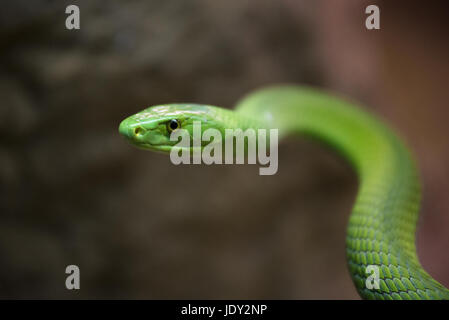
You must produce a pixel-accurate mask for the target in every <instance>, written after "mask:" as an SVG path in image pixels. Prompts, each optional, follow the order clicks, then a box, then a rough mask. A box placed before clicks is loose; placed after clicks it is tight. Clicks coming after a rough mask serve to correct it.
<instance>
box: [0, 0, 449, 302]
mask: <svg viewBox="0 0 449 320" xmlns="http://www.w3.org/2000/svg"><path fill="white" fill-rule="evenodd" d="M68 4H77V5H79V6H80V10H81V29H80V30H77V31H74V30H72V31H69V30H67V29H66V28H65V19H66V17H67V15H66V14H65V7H66V6H67V5H68ZM369 4H378V5H379V6H380V10H381V30H372V31H368V30H366V29H365V18H366V16H367V15H366V14H365V13H364V11H365V7H366V6H367V5H369ZM448 12H449V10H448V5H447V1H388V2H387V1H384V2H381V1H351V0H347V1H343V0H339V1H331V0H320V1H312V0H309V1H305V0H303V1H300V0H269V1H261V0H252V1H242V0H227V1H207V0H189V1H173V0H157V1H156V0H152V1H126V2H125V1H99V0H97V1H27V0H19V1H12V0H11V1H7V2H6V1H5V2H4V3H2V5H1V10H0V63H1V64H0V298H149V299H152V298H234V299H237V298H251V299H258V298H265V299H270V298H271V299H278V298H288V299H303V298H306V299H310V298H325V299H356V298H358V295H357V293H356V291H355V289H354V287H353V285H352V282H351V280H350V277H349V274H348V271H347V269H346V262H345V251H344V244H345V229H346V223H347V219H348V216H349V212H350V209H351V205H352V202H353V200H354V197H355V194H356V190H357V181H356V177H355V175H354V173H353V172H352V170H351V169H350V168H349V166H348V165H346V164H345V163H344V161H342V160H341V159H339V158H338V157H337V156H336V155H334V154H333V153H332V152H331V151H328V150H327V149H325V148H323V147H322V146H319V145H316V144H314V143H312V142H309V141H306V140H304V139H298V138H289V139H287V140H286V141H284V142H283V143H282V144H281V146H280V151H279V152H280V154H279V172H278V174H276V175H275V176H259V175H258V168H257V166H246V165H245V166H210V167H208V166H204V165H201V166H178V167H176V166H174V165H172V164H171V162H170V161H169V158H168V157H167V156H164V155H159V154H153V153H151V152H144V151H142V150H138V149H135V148H134V147H131V146H130V145H128V144H127V143H126V142H125V141H124V140H123V139H122V138H121V137H120V136H119V134H118V132H117V128H118V124H119V123H120V121H121V120H122V119H124V118H125V117H127V116H129V115H131V114H133V113H136V112H138V111H140V110H141V109H144V108H145V107H148V106H150V105H155V104H160V103H166V102H174V101H179V102H182V101H186V102H187V101H194V102H198V103H207V104H214V105H219V106H227V107H232V106H233V104H234V103H235V101H237V100H238V99H239V98H240V97H242V96H243V95H244V94H246V93H248V92H249V91H250V90H251V89H255V88H259V87H261V86H264V85H269V84H273V83H279V82H291V83H299V84H301V83H303V84H311V85H316V86H319V87H322V88H328V89H331V90H333V91H337V92H339V93H341V94H344V95H347V96H348V97H350V98H351V99H355V100H358V101H360V102H361V103H363V104H365V105H366V106H367V108H370V109H371V110H372V111H373V112H374V113H376V114H378V115H379V116H380V117H381V118H383V119H385V121H387V122H388V123H389V124H390V125H391V126H392V127H394V128H395V129H396V130H397V131H398V132H399V133H400V135H401V136H402V137H403V138H404V139H405V140H406V141H407V142H408V144H409V146H410V147H411V149H412V150H413V152H414V153H415V155H416V157H417V159H418V162H419V168H420V172H421V176H422V181H423V193H424V199H423V211H422V213H421V219H420V220H421V221H420V224H419V228H418V238H417V243H418V254H419V257H420V260H421V262H422V264H423V265H424V267H425V268H426V270H428V272H429V273H430V274H431V275H433V276H434V277H435V278H436V279H437V280H438V281H440V282H442V283H443V284H445V285H446V286H449V255H448V254H447V253H448V247H449V233H448V231H449V216H448V212H449V200H448V199H447V191H448V190H449V179H448V178H449V167H448V166H447V163H448V162H449V145H448V143H447V137H448V134H449V126H448V125H447V123H448V115H449V114H448V112H449V111H448V102H447V101H449V90H448V89H449V87H448V81H447V79H448V75H449V60H448V57H449V55H448V53H449V43H448V41H447V39H448V37H447V36H448V34H447V30H449V28H448V24H449V22H448V21H449V20H448ZM69 264H76V265H78V266H79V267H80V269H81V289H80V290H78V291H68V290H67V289H66V288H65V285H64V283H65V277H66V274H65V273H64V271H65V267H66V266H67V265H69Z"/></svg>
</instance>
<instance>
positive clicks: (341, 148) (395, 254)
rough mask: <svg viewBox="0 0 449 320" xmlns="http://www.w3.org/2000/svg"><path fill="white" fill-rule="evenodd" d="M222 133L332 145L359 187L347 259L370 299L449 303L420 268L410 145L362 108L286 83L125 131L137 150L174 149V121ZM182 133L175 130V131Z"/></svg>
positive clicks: (162, 115)
mask: <svg viewBox="0 0 449 320" xmlns="http://www.w3.org/2000/svg"><path fill="white" fill-rule="evenodd" d="M194 120H197V121H198V120H199V121H201V123H202V125H203V126H204V130H205V129H207V128H216V129H218V130H220V131H223V130H224V129H225V128H230V129H233V128H240V129H242V130H246V129H248V128H254V129H259V128H266V129H269V128H277V129H278V130H279V137H285V136H287V135H292V134H300V135H306V136H309V137H312V138H315V139H317V140H319V141H321V142H322V143H324V144H326V145H329V146H330V147H332V148H333V149H334V150H336V151H337V152H338V153H340V154H341V155H342V156H343V157H345V158H346V159H347V160H348V161H349V162H350V164H351V165H352V166H353V168H354V170H355V171H356V173H357V176H358V180H359V190H358V193H357V197H356V200H355V204H354V207H353V210H352V213H351V215H350V218H349V222H348V228H347V236H346V258H347V264H348V269H349V272H350V274H351V278H352V280H353V282H354V285H355V287H356V289H357V291H358V293H359V294H360V296H361V297H362V298H365V299H449V290H448V289H446V288H445V287H444V286H442V285H441V284H440V283H438V282H437V281H436V280H434V279H433V278H432V277H431V276H430V275H429V274H428V273H427V272H426V271H425V270H424V269H423V268H422V266H421V265H420V263H419V260H418V257H417V253H416V247H415V231H416V224H417V219H418V214H419V207H420V197H421V192H420V183H419V178H418V175H417V170H416V168H415V164H414V161H413V159H412V157H411V154H410V152H409V151H408V149H407V148H406V146H405V145H404V144H403V143H402V142H401V141H400V139H399V138H398V137H397V136H396V135H395V134H394V133H393V132H392V131H391V130H390V129H389V128H388V127H387V126H385V125H384V124H383V123H382V121H380V120H378V119H377V118H376V117H374V116H373V115H371V114H369V113H368V112H366V111H364V110H363V108H361V107H360V106H358V105H356V104H354V103H352V102H348V101H346V100H344V99H341V98H339V97H337V96H334V95H331V94H328V93H326V92H324V91H320V90H318V89H314V88H309V87H303V86H293V85H280V86H273V87H267V88H263V89H260V90H257V91H255V92H253V93H250V94H249V95H247V96H246V97H244V98H243V99H242V100H241V101H240V102H239V103H238V104H237V105H236V107H235V109H234V110H229V109H224V108H220V107H214V106H207V105H196V104H167V105H161V106H155V107H150V108H147V109H145V110H143V111H142V112H139V113H137V114H135V115H133V116H131V117H128V118H127V119H125V120H124V121H123V122H122V123H121V124H120V128H119V131H120V133H121V134H122V135H124V136H125V137H126V138H127V139H128V140H129V141H130V142H132V143H133V144H134V145H136V146H138V147H140V148H144V149H150V150H155V151H162V152H169V151H170V150H171V148H172V147H173V145H174V143H175V142H173V141H170V139H169V135H170V132H171V129H170V123H171V121H176V123H177V125H179V127H182V128H184V129H186V130H189V132H191V130H192V122H193V121H194ZM175 129H176V128H175ZM370 265H374V266H378V271H379V274H378V276H379V277H378V285H379V286H378V288H370V289H369V288H368V286H367V284H366V281H367V278H368V277H369V276H370V274H369V273H367V266H370Z"/></svg>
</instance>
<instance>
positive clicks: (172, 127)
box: [169, 119, 179, 131]
mask: <svg viewBox="0 0 449 320" xmlns="http://www.w3.org/2000/svg"><path fill="white" fill-rule="evenodd" d="M178 127H179V122H178V120H175V119H172V120H170V123H169V128H170V130H172V131H173V130H176V129H178Z"/></svg>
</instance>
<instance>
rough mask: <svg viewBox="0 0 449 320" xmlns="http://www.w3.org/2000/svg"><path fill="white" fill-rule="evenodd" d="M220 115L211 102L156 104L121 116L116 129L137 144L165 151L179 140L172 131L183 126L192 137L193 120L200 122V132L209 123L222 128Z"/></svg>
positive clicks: (145, 147)
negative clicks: (121, 119) (171, 138)
mask: <svg viewBox="0 0 449 320" xmlns="http://www.w3.org/2000/svg"><path fill="white" fill-rule="evenodd" d="M219 119H220V117H219V116H217V111H216V107H213V106H207V105H199V104H187V103H184V104H166V105H158V106H153V107H150V108H147V109H145V110H143V111H141V112H139V113H136V114H134V115H132V116H130V117H128V118H126V119H125V120H123V121H122V122H121V123H120V126H119V132H120V134H121V135H122V136H124V137H125V138H126V139H127V140H128V141H129V142H130V143H131V144H133V145H135V146H137V147H139V148H142V149H149V150H153V151H160V152H166V153H167V152H170V150H171V149H172V148H173V146H175V145H176V144H177V143H178V141H177V140H174V141H173V140H170V135H171V134H172V133H173V132H174V131H176V130H179V129H184V132H185V133H187V134H189V135H190V139H191V140H192V139H193V124H194V122H196V123H197V122H198V121H199V122H200V123H201V131H202V132H204V131H205V130H207V129H208V128H211V127H213V128H215V129H219V130H220V129H221V128H222V129H223V130H224V126H222V125H221V124H220V120H219ZM202 132H201V134H202ZM190 145H191V146H192V145H193V144H192V143H191V144H190Z"/></svg>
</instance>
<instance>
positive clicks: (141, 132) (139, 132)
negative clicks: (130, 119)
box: [134, 127, 143, 136]
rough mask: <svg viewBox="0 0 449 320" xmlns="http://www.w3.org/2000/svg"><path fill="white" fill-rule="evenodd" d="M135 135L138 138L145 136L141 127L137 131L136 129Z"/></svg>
mask: <svg viewBox="0 0 449 320" xmlns="http://www.w3.org/2000/svg"><path fill="white" fill-rule="evenodd" d="M134 134H135V135H136V136H140V135H142V134H143V130H142V128H140V127H137V128H135V129H134Z"/></svg>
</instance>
